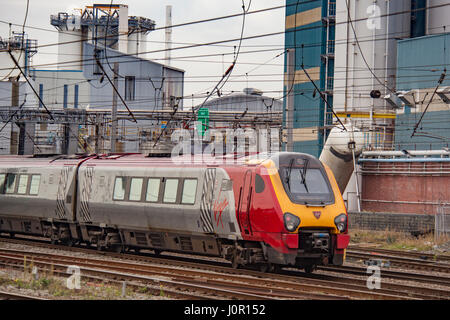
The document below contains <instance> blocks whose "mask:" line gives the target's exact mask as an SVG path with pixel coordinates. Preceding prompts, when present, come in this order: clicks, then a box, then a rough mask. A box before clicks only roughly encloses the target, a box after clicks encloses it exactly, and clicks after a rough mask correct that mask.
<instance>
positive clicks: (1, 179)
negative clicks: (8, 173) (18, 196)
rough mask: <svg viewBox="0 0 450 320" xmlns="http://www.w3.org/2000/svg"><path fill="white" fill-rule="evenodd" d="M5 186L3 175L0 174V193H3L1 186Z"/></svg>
mask: <svg viewBox="0 0 450 320" xmlns="http://www.w3.org/2000/svg"><path fill="white" fill-rule="evenodd" d="M4 184H5V175H4V174H0V193H3V185H4Z"/></svg>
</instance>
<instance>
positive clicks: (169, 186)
mask: <svg viewBox="0 0 450 320" xmlns="http://www.w3.org/2000/svg"><path fill="white" fill-rule="evenodd" d="M177 192H178V179H167V180H166V187H165V189H164V200H163V201H164V202H167V203H175V202H176V201H177Z"/></svg>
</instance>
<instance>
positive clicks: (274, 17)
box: [0, 0, 285, 107]
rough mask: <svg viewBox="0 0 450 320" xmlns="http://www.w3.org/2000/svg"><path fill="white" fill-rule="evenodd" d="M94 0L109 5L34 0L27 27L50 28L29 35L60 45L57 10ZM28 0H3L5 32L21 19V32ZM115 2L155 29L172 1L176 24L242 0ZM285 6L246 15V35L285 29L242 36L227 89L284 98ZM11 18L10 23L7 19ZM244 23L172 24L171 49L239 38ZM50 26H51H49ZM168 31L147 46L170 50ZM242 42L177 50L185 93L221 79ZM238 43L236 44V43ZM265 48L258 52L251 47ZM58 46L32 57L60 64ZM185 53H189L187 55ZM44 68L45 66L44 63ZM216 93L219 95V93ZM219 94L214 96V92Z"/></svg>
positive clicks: (227, 10) (160, 55) (237, 6)
mask: <svg viewBox="0 0 450 320" xmlns="http://www.w3.org/2000/svg"><path fill="white" fill-rule="evenodd" d="M93 3H103V4H105V3H106V4H109V3H110V1H109V0H103V1H86V0H78V1H77V0H58V1H54V0H52V1H49V0H30V2H29V11H28V16H27V20H26V26H30V27H39V28H43V29H46V30H36V29H32V28H27V27H25V31H26V33H27V34H28V36H29V38H30V39H37V40H38V46H41V45H47V44H56V43H57V42H58V33H57V32H55V31H56V29H55V28H54V27H53V26H51V25H50V15H51V14H57V13H58V12H68V13H73V9H75V8H84V7H85V6H86V5H92V4H93ZM244 3H245V6H246V8H248V6H249V5H250V9H249V11H250V12H251V11H254V10H260V9H264V8H271V7H276V6H283V5H284V4H285V0H253V1H251V0H244ZM26 4H27V1H26V0H14V1H11V0H0V8H2V10H1V13H0V37H2V38H7V37H8V35H9V31H10V29H9V24H8V23H9V22H11V23H15V24H19V25H20V26H12V30H13V31H21V29H22V27H21V25H22V24H23V22H24V19H25V12H26ZM113 4H126V5H128V10H129V12H128V15H130V16H142V17H146V18H150V19H152V20H154V21H155V22H156V28H158V27H163V26H165V12H166V6H167V5H171V6H172V23H173V24H174V25H176V24H181V23H185V22H190V21H197V20H204V19H209V18H215V17H220V16H225V15H230V14H237V13H242V11H243V10H242V0H227V1H223V0H172V1H167V0H147V1H145V0H123V1H119V0H117V1H113ZM284 16H285V9H284V8H280V9H275V10H270V11H267V12H263V13H255V14H249V15H246V17H245V24H244V37H251V36H256V35H262V34H267V33H277V32H278V33H280V34H278V35H275V36H270V37H259V38H256V39H249V40H244V41H242V45H241V50H240V54H239V56H238V59H237V64H236V67H235V68H234V70H233V73H232V76H231V77H230V79H229V80H228V82H227V83H226V84H225V86H224V87H223V89H222V90H223V93H224V94H226V93H230V92H232V91H242V90H243V89H244V88H246V87H251V88H257V89H260V90H262V91H263V92H264V94H265V95H267V96H270V97H273V98H279V97H282V95H283V94H282V90H283V83H282V81H283V70H284V66H283V63H284V56H283V54H282V53H283V52H284V34H283V33H282V32H283V30H284V24H285V18H284ZM5 22H6V23H5ZM242 25H243V17H242V16H239V17H235V18H229V19H225V20H219V21H213V22H205V23H200V24H195V25H188V26H183V27H177V28H173V31H172V42H173V44H172V48H173V49H176V48H177V47H179V46H183V45H186V44H194V43H208V42H213V41H224V40H231V39H239V38H240V35H241V29H242ZM47 30H48V31H47ZM164 38H165V31H164V29H163V30H156V31H153V32H151V33H150V34H148V36H147V43H146V47H147V48H146V51H157V50H164V49H165V43H164ZM238 45H239V42H238V41H233V42H226V43H222V44H219V45H214V46H202V47H197V48H192V49H181V50H173V51H172V61H171V65H172V66H174V67H177V68H180V69H183V70H185V88H184V94H185V96H191V95H192V94H194V95H198V94H202V93H206V92H209V91H211V90H212V89H213V88H214V86H215V85H216V84H217V82H218V81H219V80H220V79H221V78H222V75H223V73H224V71H225V70H227V69H228V67H229V66H230V65H231V63H232V61H233V56H234V52H235V50H237V47H238ZM235 47H236V48H235ZM255 50H265V51H263V52H257V53H246V52H247V51H255ZM57 52H58V47H57V46H56V45H52V46H47V47H43V48H40V49H39V50H38V53H37V54H36V55H35V56H34V57H33V65H34V66H37V67H38V66H39V65H41V64H52V65H51V66H45V68H47V69H52V68H53V69H55V68H56V62H57ZM205 54H217V56H212V57H197V58H193V57H186V56H195V55H205ZM183 57H185V58H183ZM146 58H148V59H152V60H155V61H157V62H159V63H166V62H165V60H164V58H165V53H164V52H155V53H149V54H146ZM39 68H40V69H42V68H43V67H39ZM215 97H217V96H215ZM211 98H214V97H211ZM190 100H192V99H188V100H185V104H184V106H185V107H190V106H191V104H193V105H196V104H198V103H201V102H202V101H201V100H199V99H194V100H192V102H191V101H190Z"/></svg>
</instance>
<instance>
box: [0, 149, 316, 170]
mask: <svg viewBox="0 0 450 320" xmlns="http://www.w3.org/2000/svg"><path fill="white" fill-rule="evenodd" d="M294 155H296V156H299V155H301V156H302V157H303V158H309V159H311V160H312V162H315V161H318V159H317V158H314V157H313V156H310V155H308V154H303V153H289V152H277V153H253V154H225V155H223V156H215V157H213V156H207V157H202V156H201V155H198V154H196V155H182V156H177V157H169V156H165V157H156V156H155V155H146V154H141V153H109V154H75V155H69V156H68V155H35V156H14V155H7V156H0V166H13V167H20V166H23V165H25V166H51V165H56V166H61V165H74V166H76V165H77V164H79V163H80V162H85V163H86V165H105V166H108V167H109V166H113V167H130V166H132V167H146V166H156V167H167V166H171V167H181V166H183V167H186V166H190V167H236V166H240V167H242V166H258V165H261V164H262V163H263V162H265V161H267V160H273V161H274V163H275V165H276V166H277V167H278V166H279V164H281V163H283V162H284V161H283V159H286V158H291V157H292V156H294Z"/></svg>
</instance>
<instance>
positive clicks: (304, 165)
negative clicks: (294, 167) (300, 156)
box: [300, 159, 309, 193]
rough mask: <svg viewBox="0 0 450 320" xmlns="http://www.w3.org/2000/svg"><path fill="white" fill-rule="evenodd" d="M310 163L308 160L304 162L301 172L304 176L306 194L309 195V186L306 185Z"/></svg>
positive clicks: (303, 182)
mask: <svg viewBox="0 0 450 320" xmlns="http://www.w3.org/2000/svg"><path fill="white" fill-rule="evenodd" d="M308 162H309V160H308V159H305V160H303V168H302V170H301V171H300V174H301V175H302V184H303V185H304V186H305V190H306V192H308V193H309V190H308V186H307V185H306V170H307V169H308Z"/></svg>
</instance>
